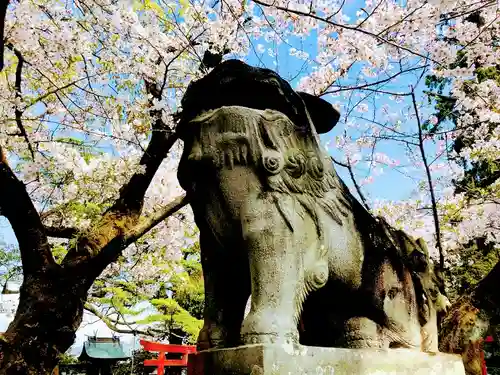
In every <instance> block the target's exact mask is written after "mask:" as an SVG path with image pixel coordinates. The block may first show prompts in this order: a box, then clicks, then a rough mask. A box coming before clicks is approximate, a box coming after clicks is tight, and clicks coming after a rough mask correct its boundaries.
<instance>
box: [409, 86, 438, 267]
mask: <svg viewBox="0 0 500 375" xmlns="http://www.w3.org/2000/svg"><path fill="white" fill-rule="evenodd" d="M411 99H412V102H413V109H414V110H415V116H416V118H417V126H418V147H419V149H420V155H421V156H422V162H423V164H424V168H425V174H426V176H427V184H428V185H429V193H430V196H431V204H432V216H433V218H434V229H435V230H436V247H437V248H438V251H439V268H440V270H441V272H442V271H444V254H443V246H442V244H441V229H440V227H439V216H438V210H437V201H436V196H435V195H434V186H433V183H432V175H431V170H430V168H429V164H428V163H427V157H426V154H425V149H424V135H423V132H422V124H421V122H420V116H419V112H418V107H417V101H416V99H415V90H414V88H412V91H411Z"/></svg>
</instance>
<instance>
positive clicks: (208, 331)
mask: <svg viewBox="0 0 500 375" xmlns="http://www.w3.org/2000/svg"><path fill="white" fill-rule="evenodd" d="M223 347H225V335H224V333H223V330H222V329H220V328H218V327H217V326H215V325H209V326H207V325H205V326H204V327H203V328H202V329H201V331H200V334H199V335H198V341H197V342H196V348H197V350H198V351H201V350H208V349H213V348H223Z"/></svg>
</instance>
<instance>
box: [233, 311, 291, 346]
mask: <svg viewBox="0 0 500 375" xmlns="http://www.w3.org/2000/svg"><path fill="white" fill-rule="evenodd" d="M289 320H290V322H289V324H285V321H286V319H284V318H283V317H281V319H280V318H279V314H276V313H270V312H268V313H260V314H255V313H251V312H250V313H249V314H248V315H247V317H246V318H245V321H244V322H243V326H242V328H241V339H242V341H243V343H244V344H247V345H248V344H275V343H290V344H298V343H299V332H298V330H297V325H296V324H295V323H294V322H293V319H289Z"/></svg>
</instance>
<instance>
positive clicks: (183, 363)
mask: <svg viewBox="0 0 500 375" xmlns="http://www.w3.org/2000/svg"><path fill="white" fill-rule="evenodd" d="M139 343H140V344H141V345H142V347H143V348H144V350H147V351H148V352H158V358H157V359H146V360H145V361H144V366H156V367H157V368H158V372H157V374H158V375H164V374H165V367H171V366H180V367H187V364H188V354H193V353H196V346H195V345H175V344H160V343H159V342H151V341H146V340H140V341H139ZM166 353H180V354H183V355H182V358H181V359H166V358H165V354H166Z"/></svg>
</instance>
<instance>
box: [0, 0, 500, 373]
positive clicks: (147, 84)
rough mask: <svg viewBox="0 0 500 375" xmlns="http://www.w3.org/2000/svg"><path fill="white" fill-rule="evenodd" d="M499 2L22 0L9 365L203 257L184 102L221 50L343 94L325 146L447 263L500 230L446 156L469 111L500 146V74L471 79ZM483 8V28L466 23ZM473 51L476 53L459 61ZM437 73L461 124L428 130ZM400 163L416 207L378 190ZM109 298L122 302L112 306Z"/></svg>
mask: <svg viewBox="0 0 500 375" xmlns="http://www.w3.org/2000/svg"><path fill="white" fill-rule="evenodd" d="M495 9H496V8H495V2H494V1H488V0H481V1H477V2H468V1H463V0H458V1H451V0H433V1H423V0H409V1H406V2H401V3H400V2H396V1H391V0H379V1H372V0H365V1H363V2H360V3H359V4H352V3H348V2H345V1H343V0H338V1H324V0H299V1H294V2H289V1H284V0H273V1H268V0H252V1H250V0H249V1H236V0H216V1H208V0H206V1H195V0H182V1H179V2H168V1H166V0H144V1H135V0H134V1H114V0H72V1H70V0H68V1H63V0H20V1H12V2H11V3H10V4H9V6H8V8H7V16H6V18H5V23H4V38H3V39H4V53H3V54H4V59H3V61H4V65H3V70H2V72H1V73H0V74H1V75H0V92H1V95H0V97H1V98H2V101H1V104H0V118H1V120H2V121H1V127H0V145H1V156H2V157H1V158H0V189H2V191H1V192H2V194H1V195H0V213H1V214H2V215H3V216H5V217H6V218H7V219H8V220H9V222H10V224H11V226H12V229H13V230H14V233H15V235H16V237H17V240H18V242H19V250H20V254H21V263H22V269H23V284H22V286H21V293H20V303H19V307H18V310H17V312H16V316H15V318H14V321H13V322H12V323H11V325H10V326H9V329H8V330H7V332H6V333H5V335H4V336H3V341H2V342H0V352H1V353H2V356H1V357H0V373H5V374H44V373H50V371H51V369H52V368H53V367H54V366H55V364H56V363H57V358H58V355H60V354H61V353H64V352H65V351H66V349H67V348H68V347H69V346H70V345H71V344H72V342H73V339H74V335H75V331H76V330H77V328H78V326H79V324H80V322H81V319H82V314H83V310H84V308H85V307H86V308H87V309H89V310H92V309H94V312H95V313H96V314H101V316H102V318H103V319H104V320H105V321H107V323H109V324H110V325H112V326H114V327H115V328H116V329H119V327H123V326H124V325H125V326H126V325H127V324H128V323H131V322H130V321H128V320H126V319H125V318H123V316H122V317H120V312H121V313H123V312H124V311H127V312H129V313H131V311H128V310H126V309H129V310H130V306H128V305H127V304H128V303H129V302H130V301H131V300H134V298H136V296H153V295H154V294H155V293H157V292H158V291H159V289H161V288H160V287H159V286H161V285H163V286H165V288H168V286H166V285H167V284H168V283H169V282H170V281H171V279H172V278H173V277H177V276H176V275H182V274H183V273H184V272H186V270H187V269H189V267H190V265H189V262H187V261H188V259H187V258H186V259H184V258H183V255H184V254H183V252H182V251H181V249H182V248H186V241H188V242H189V239H187V238H186V236H184V233H185V232H186V231H187V232H189V233H192V231H193V230H194V229H193V225H192V218H191V214H190V212H189V210H186V209H185V208H183V207H184V206H185V205H186V203H187V201H186V199H185V197H184V195H183V192H182V190H181V189H180V187H179V186H178V184H177V181H176V178H175V169H176V163H177V160H178V156H179V151H180V147H181V145H180V144H179V143H178V142H177V136H176V133H175V113H176V112H177V111H179V110H181V108H179V102H180V98H181V97H182V94H183V92H184V90H185V88H186V87H187V85H188V84H189V82H190V81H192V80H194V79H198V78H200V77H202V76H203V75H204V74H206V73H207V72H208V71H209V69H210V68H211V67H213V65H214V64H216V63H217V61H219V60H220V59H221V57H222V55H227V56H228V57H233V58H241V59H246V60H247V61H250V62H252V63H256V64H261V65H269V66H270V67H271V68H273V69H275V70H277V71H278V72H280V73H281V70H283V71H284V72H283V74H285V73H286V74H288V78H289V79H290V81H291V82H292V83H293V84H294V85H295V87H297V88H298V89H301V90H304V91H306V92H309V93H311V94H314V95H318V96H322V97H324V98H325V99H327V100H329V101H331V102H332V103H333V104H335V105H337V106H338V107H339V109H340V112H341V113H342V116H343V118H342V121H341V122H340V123H339V124H338V125H337V127H336V136H335V138H332V137H331V135H328V136H327V137H326V138H324V139H323V140H324V142H325V147H327V148H328V149H329V150H330V151H331V153H332V156H333V158H334V160H335V161H336V162H337V163H338V165H339V167H338V168H339V169H343V168H345V171H347V172H348V173H349V174H348V175H347V177H348V178H347V179H349V180H350V181H353V182H352V184H353V186H354V188H355V189H356V190H357V191H358V194H359V195H360V199H361V200H363V201H364V202H365V204H366V206H368V207H370V208H371V209H372V211H374V212H376V213H379V214H383V215H384V216H386V217H387V218H388V219H389V220H390V222H392V223H393V224H394V225H397V226H400V227H403V228H404V229H406V230H408V231H409V232H410V233H413V234H418V235H420V236H424V237H425V238H426V239H428V240H429V242H430V243H431V245H433V246H432V247H433V249H432V250H434V254H435V255H436V258H437V259H439V261H440V264H441V266H442V267H443V268H444V267H446V266H448V263H450V262H451V261H452V260H450V259H451V258H450V256H449V255H451V254H449V252H447V249H449V248H450V247H451V246H452V244H454V243H463V242H464V241H465V240H466V239H467V238H468V237H470V236H475V235H476V234H477V233H478V232H481V233H482V234H484V233H485V231H486V232H488V231H489V232H488V233H491V234H490V235H489V239H490V240H492V241H496V239H497V238H498V237H496V234H495V233H496V232H495V230H496V229H494V228H491V227H490V226H489V225H488V224H487V221H488V220H490V221H494V220H496V219H494V217H495V215H493V214H489V215H484V214H483V213H484V210H482V211H483V212H481V210H480V209H479V210H475V209H474V205H471V204H470V202H468V201H467V200H466V199H465V198H464V197H463V195H460V194H455V193H454V192H453V191H450V186H452V180H453V179H457V178H459V177H460V176H462V175H463V174H464V170H463V168H462V166H461V165H458V164H456V163H455V162H454V161H453V160H452V158H450V157H449V154H450V152H451V151H450V144H451V143H452V142H453V141H454V140H455V139H456V138H457V137H458V136H460V134H462V133H463V132H467V131H470V130H471V128H472V127H473V126H472V125H473V124H472V123H471V119H470V118H469V117H468V115H470V112H471V110H474V111H475V113H477V116H479V117H481V118H483V119H486V120H487V121H488V123H489V124H490V126H489V128H488V136H487V137H484V136H483V137H481V134H478V136H477V137H476V139H477V141H476V142H474V143H472V144H471V145H469V146H468V147H467V148H465V149H463V150H462V151H461V152H462V153H463V156H464V157H467V158H471V159H474V160H476V159H477V160H480V159H487V158H491V155H492V153H498V144H499V143H498V134H499V132H498V122H499V117H498V116H499V115H498V113H497V112H496V109H497V108H500V107H499V106H498V104H499V103H498V100H499V99H498V98H499V95H498V84H497V83H496V82H492V80H485V81H483V82H481V83H479V84H477V87H476V90H477V92H478V93H480V95H477V96H471V95H470V94H467V93H466V90H467V85H466V84H465V82H468V81H470V80H471V78H473V77H474V66H473V65H474V62H475V61H476V60H477V59H480V60H481V64H483V66H493V65H495V64H496V62H497V61H498V50H497V47H496V45H495V43H493V41H492V38H493V35H495V32H496V30H497V28H498V14H497V13H496V12H495ZM477 11H483V13H482V14H483V15H484V16H483V17H484V23H483V24H482V25H477V24H473V23H471V22H469V21H467V16H468V15H469V14H471V13H473V12H477ZM0 16H1V14H0ZM0 18H1V17H0ZM450 38H453V39H456V40H458V41H459V43H449V39H450ZM463 50H465V51H466V52H467V53H466V55H467V61H469V62H470V64H469V65H468V66H466V67H458V66H456V64H455V65H454V64H453V63H454V62H455V61H456V59H457V54H459V52H460V51H463ZM207 51H208V53H206V52H207ZM462 53H463V52H462ZM286 64H289V65H290V66H292V65H293V68H289V69H288V71H287V69H286V68H283V66H284V65H286ZM431 75H432V76H436V77H446V78H449V80H450V85H451V89H450V90H451V92H452V94H453V97H454V98H456V102H455V108H454V109H455V112H456V116H457V120H456V121H457V124H458V126H457V127H455V126H454V125H453V124H450V123H446V122H444V123H443V124H441V128H440V131H434V132H431V131H430V129H431V128H432V126H430V125H432V124H434V123H436V118H435V111H434V103H429V102H428V101H427V97H426V96H425V94H424V92H423V90H424V86H425V85H424V83H425V77H427V76H431ZM485 98H486V99H485ZM483 130H484V129H483ZM473 131H475V132H477V130H473ZM481 131H482V130H480V131H479V132H481ZM483 133H484V131H483ZM388 173H396V174H398V175H400V176H402V177H403V178H405V179H408V180H410V181H412V183H414V186H415V187H416V189H414V190H413V192H412V195H409V194H408V195H409V196H408V197H407V198H408V199H407V200H406V201H405V202H403V203H401V202H387V201H382V202H381V201H377V200H376V199H374V198H376V197H372V196H371V194H370V193H369V192H370V189H369V188H370V186H373V185H374V184H376V183H377V182H378V181H383V177H384V176H385V175H386V174H388ZM492 186H493V187H492V188H491V190H492V191H493V192H494V191H498V189H496V190H495V189H494V187H495V186H497V185H494V184H493V185H492ZM482 208H484V207H482ZM457 209H459V213H457V212H456V211H457ZM180 213H182V215H183V217H184V220H181V221H178V219H177V218H176V217H175V215H178V214H180ZM427 213H430V217H431V220H428V219H427V216H426V214H427ZM459 214H460V215H461V221H460V224H457V222H458V221H457V220H456V219H457V215H459ZM177 217H178V216H177ZM419 217H420V219H417V220H416V219H415V218H419ZM176 220H177V221H176ZM176 223H177V224H176ZM179 223H180V224H179ZM152 251H154V256H153V255H152V254H151V253H149V252H152ZM181 260H184V261H186V262H184V263H182V262H181ZM134 261H137V264H136V263H135V262H134ZM170 261H176V262H177V263H176V264H175V266H172V263H169V262H170ZM496 268H498V265H497V266H495V268H494V270H493V271H492V273H490V275H488V276H487V277H486V279H484V282H481V283H482V284H481V283H480V285H483V286H482V287H481V288H482V289H477V290H478V291H479V290H482V292H481V293H482V294H481V296H482V297H481V298H483V299H484V300H485V301H489V302H487V303H486V304H485V305H481V306H479V304H478V306H476V308H480V309H482V310H483V311H485V312H486V315H488V314H489V316H493V315H494V313H495V312H494V311H493V310H492V308H491V301H496V299H495V298H499V297H500V296H497V295H496V294H495V290H494V289H492V288H491V287H490V286H491V285H493V284H494V281H495V280H498V278H497V276H496V273H498V272H497V271H495V269H496ZM495 272H496V273H495ZM151 275H154V276H155V278H154V280H155V285H152V283H150V280H151V279H152V278H151ZM188 276H191V275H188ZM132 279H133V286H134V292H133V293H131V292H130V291H129V292H127V293H129V294H128V295H127V296H126V298H123V295H121V293H122V292H123V291H124V289H126V288H129V287H130V285H129V284H130V280H132ZM96 280H97V282H96ZM124 280H125V281H124ZM478 287H479V286H478ZM89 292H90V294H89ZM103 292H104V294H103ZM174 292H175V291H174ZM178 292H179V291H178ZM478 293H479V292H478ZM477 295H479V294H477ZM120 298H121V299H120ZM140 298H142V297H140ZM158 299H164V298H158ZM124 301H125V302H124ZM134 301H135V300H134ZM101 303H104V305H106V306H108V307H109V305H113V304H115V307H116V308H115V309H114V312H115V313H114V314H111V315H106V314H104V315H103V310H102V309H100V308H99V307H100V305H99V304H101ZM168 303H170V302H168ZM488 303H489V305H488ZM96 307H97V309H96ZM101 307H102V306H101ZM158 307H159V308H160V309H162V308H164V309H170V308H172V306H171V305H167V302H165V301H158ZM174 307H175V308H176V309H177V306H174ZM181 307H182V308H183V309H184V310H185V308H184V307H183V306H181ZM165 311H166V310H165ZM176 311H181V310H179V309H177V310H176ZM122 315H123V314H122ZM135 323H136V322H135ZM457 325H458V326H460V324H455V326H457ZM134 329H135V328H134ZM162 329H163V328H162ZM146 333H147V332H146ZM462 336H463V337H466V338H467V339H468V338H470V334H463V335H462ZM455 346H456V345H455ZM462 346H463V345H462ZM447 349H448V350H452V351H458V350H461V349H460V348H459V347H458V346H456V347H451V346H449V347H448V348H447Z"/></svg>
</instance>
